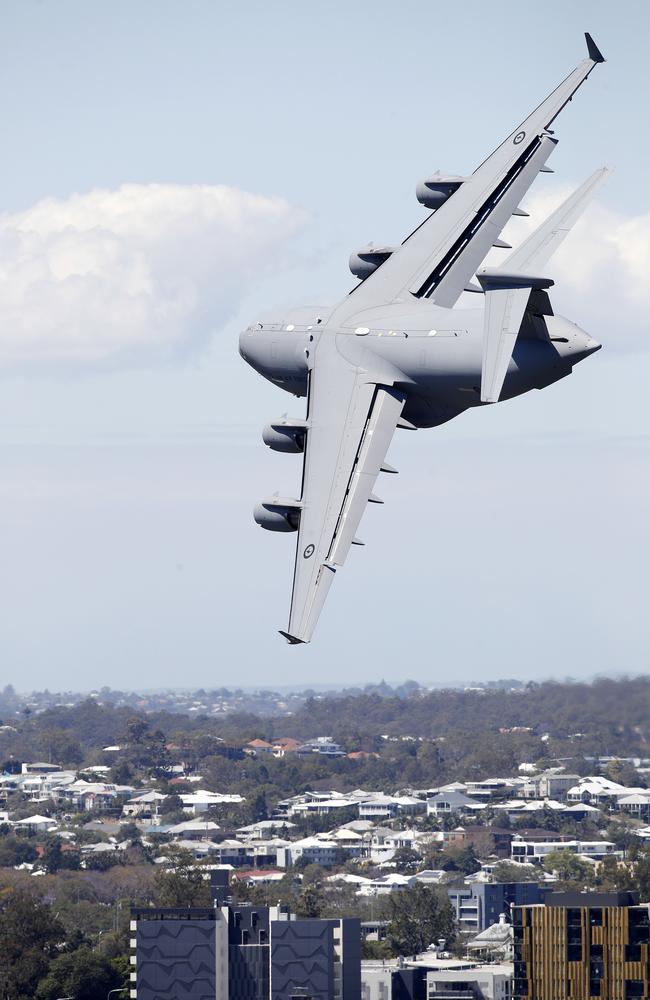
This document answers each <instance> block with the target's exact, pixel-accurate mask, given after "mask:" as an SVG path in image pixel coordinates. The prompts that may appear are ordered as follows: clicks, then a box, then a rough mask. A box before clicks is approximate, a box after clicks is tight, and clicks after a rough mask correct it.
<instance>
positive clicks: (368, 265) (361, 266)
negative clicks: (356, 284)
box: [350, 243, 397, 281]
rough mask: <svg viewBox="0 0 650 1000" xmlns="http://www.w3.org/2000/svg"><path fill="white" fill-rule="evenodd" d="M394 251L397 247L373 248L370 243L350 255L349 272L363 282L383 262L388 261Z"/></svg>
mask: <svg viewBox="0 0 650 1000" xmlns="http://www.w3.org/2000/svg"><path fill="white" fill-rule="evenodd" d="M396 249H397V247H375V246H373V245H372V243H369V244H368V246H367V247H362V248H361V250H355V252H354V253H352V254H350V270H351V271H352V274H354V276H355V277H357V278H361V280H362V281H364V280H365V279H366V278H368V277H370V275H371V274H372V273H373V271H376V270H377V268H378V267H380V265H381V264H383V263H384V261H385V260H388V258H389V257H390V255H391V254H392V253H395V250H396Z"/></svg>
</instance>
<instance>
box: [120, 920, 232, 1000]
mask: <svg viewBox="0 0 650 1000" xmlns="http://www.w3.org/2000/svg"><path fill="white" fill-rule="evenodd" d="M155 912H156V916H154V915H153V914H152V913H148V912H147V911H142V910H134V911H132V913H131V919H132V921H134V922H135V924H136V928H135V931H136V936H135V952H136V956H137V965H136V970H137V971H136V972H135V974H134V975H135V976H136V979H135V982H133V981H132V983H131V996H134V995H137V997H138V998H139V1000H166V998H169V1000H172V998H173V1000H215V997H217V995H218V993H217V975H218V969H217V961H216V955H217V950H218V949H217V947H216V943H217V930H218V920H217V918H218V916H219V914H218V911H212V912H211V911H209V910H207V911H206V910H193V909H187V910H172V909H169V910H157V911H155ZM144 913H146V919H139V916H140V914H144ZM132 980H133V975H132ZM134 986H135V990H134V988H133V987H134Z"/></svg>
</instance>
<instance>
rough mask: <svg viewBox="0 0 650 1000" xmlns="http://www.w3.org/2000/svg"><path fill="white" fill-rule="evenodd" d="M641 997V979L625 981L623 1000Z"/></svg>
mask: <svg viewBox="0 0 650 1000" xmlns="http://www.w3.org/2000/svg"><path fill="white" fill-rule="evenodd" d="M643 995H644V993H643V980H642V979H626V980H625V1000H632V998H633V997H642V996H643Z"/></svg>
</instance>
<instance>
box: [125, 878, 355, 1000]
mask: <svg viewBox="0 0 650 1000" xmlns="http://www.w3.org/2000/svg"><path fill="white" fill-rule="evenodd" d="M131 929H132V938H131V941H132V948H133V954H132V959H131V961H132V973H131V997H132V998H134V1000H135V998H137V1000H298V998H303V1000H359V998H360V995H361V928H360V923H359V921H358V920H353V919H342V920H315V919H305V920H297V919H293V918H292V916H291V914H289V913H288V912H287V911H286V910H283V909H281V908H279V907H271V908H269V907H265V906H260V907H256V906H250V905H243V906H242V905H239V906H235V905H232V904H230V905H229V904H227V903H223V892H215V906H214V908H213V909H209V908H205V909H192V910H190V909H188V910H166V909H157V908H153V907H147V908H137V909H134V910H132V913H131Z"/></svg>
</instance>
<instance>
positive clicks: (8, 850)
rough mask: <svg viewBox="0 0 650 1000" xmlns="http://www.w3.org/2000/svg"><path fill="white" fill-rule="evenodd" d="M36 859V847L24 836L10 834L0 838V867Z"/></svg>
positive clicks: (12, 865)
mask: <svg viewBox="0 0 650 1000" xmlns="http://www.w3.org/2000/svg"><path fill="white" fill-rule="evenodd" d="M35 860H36V848H35V847H34V844H33V843H32V842H31V841H30V840H27V839H26V838H25V837H16V836H14V835H13V834H10V835H9V836H8V837H3V838H2V839H1V840H0V868H13V867H14V866H15V865H22V864H24V863H25V862H32V861H35Z"/></svg>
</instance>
